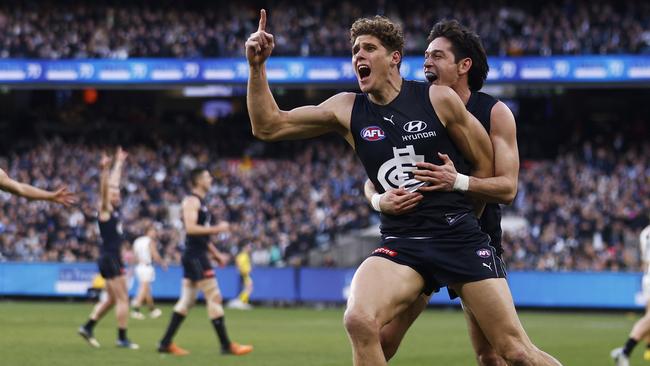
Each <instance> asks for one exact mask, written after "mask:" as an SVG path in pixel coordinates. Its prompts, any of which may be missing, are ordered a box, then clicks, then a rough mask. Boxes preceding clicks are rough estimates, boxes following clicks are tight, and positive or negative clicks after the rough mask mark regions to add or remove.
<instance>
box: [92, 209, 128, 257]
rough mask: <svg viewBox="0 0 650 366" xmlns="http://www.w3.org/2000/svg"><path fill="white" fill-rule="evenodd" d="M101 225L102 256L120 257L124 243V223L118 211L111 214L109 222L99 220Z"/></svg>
mask: <svg viewBox="0 0 650 366" xmlns="http://www.w3.org/2000/svg"><path fill="white" fill-rule="evenodd" d="M97 222H98V224H99V235H100V236H101V237H102V246H101V248H100V252H101V254H108V255H117V256H120V248H121V246H122V242H123V241H124V237H123V236H122V235H123V232H122V223H121V222H120V213H119V211H118V210H114V211H113V212H111V217H110V218H109V219H108V220H107V221H101V220H99V218H98V220H97Z"/></svg>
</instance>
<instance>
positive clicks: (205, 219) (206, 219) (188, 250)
mask: <svg viewBox="0 0 650 366" xmlns="http://www.w3.org/2000/svg"><path fill="white" fill-rule="evenodd" d="M192 196H194V197H196V198H198V199H199V201H200V202H201V207H200V208H199V217H198V218H197V221H196V223H197V224H198V225H201V226H210V225H211V224H212V215H211V214H210V211H209V210H208V206H206V204H205V202H204V201H203V199H202V198H201V197H199V196H197V195H195V194H192ZM209 240H210V235H189V234H186V235H185V254H186V255H189V256H203V255H205V254H206V253H207V250H208V241H209Z"/></svg>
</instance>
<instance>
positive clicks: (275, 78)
mask: <svg viewBox="0 0 650 366" xmlns="http://www.w3.org/2000/svg"><path fill="white" fill-rule="evenodd" d="M422 64H423V58H422V57H412V56H411V57H405V58H404V61H403V62H402V67H401V71H402V75H403V76H404V77H405V78H407V79H420V80H422V79H423V78H424V74H423V72H422ZM489 64H490V73H489V75H488V83H494V84H518V83H544V82H546V83H551V82H552V83H621V82H623V83H638V82H648V81H650V56H643V55H616V56H552V57H516V58H514V57H513V58H511V57H491V58H490V59H489ZM267 75H268V78H269V81H270V82H271V83H284V84H287V83H288V84H291V83H309V84H320V83H330V84H351V85H354V84H355V83H356V77H355V73H354V69H353V67H352V63H351V60H350V58H346V57H311V58H302V57H271V59H270V60H269V61H268V64H267ZM247 79H248V63H247V62H246V60H245V59H243V58H224V59H197V60H183V59H128V60H104V59H102V60H96V59H87V60H55V61H48V60H19V59H2V60H0V85H27V86H28V85H34V86H39V85H40V86H61V85H82V86H83V85H87V86H111V85H125V84H126V85H197V84H201V85H203V84H223V83H227V84H242V83H246V81H247Z"/></svg>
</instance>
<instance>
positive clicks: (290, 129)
mask: <svg viewBox="0 0 650 366" xmlns="http://www.w3.org/2000/svg"><path fill="white" fill-rule="evenodd" d="M274 46H275V44H274V40H273V35H272V34H270V33H268V32H266V11H265V10H264V9H262V10H261V11H260V22H259V27H258V29H257V32H255V33H253V34H251V35H250V37H249V38H248V40H247V41H246V58H247V59H248V64H249V68H250V70H249V77H248V90H247V94H246V105H247V107H248V115H249V117H250V119H251V125H252V129H253V135H255V137H257V138H259V139H261V140H266V141H276V140H288V139H303V138H309V137H314V136H318V135H322V134H325V133H328V132H337V133H339V134H341V135H343V136H346V134H347V128H346V127H344V122H343V123H342V122H341V121H345V120H346V119H345V116H346V113H347V116H348V119H349V115H350V113H351V111H352V105H353V103H354V94H352V93H340V94H337V95H335V96H333V97H332V98H330V99H328V100H326V101H325V102H323V103H321V104H320V105H317V106H304V107H299V108H295V109H292V110H290V111H283V110H281V109H280V108H279V107H278V105H277V103H276V102H275V99H274V98H273V94H272V93H271V89H270V87H269V82H268V79H267V76H266V60H267V59H268V58H269V57H270V56H271V52H272V51H273V47H274Z"/></svg>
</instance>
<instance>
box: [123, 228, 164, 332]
mask: <svg viewBox="0 0 650 366" xmlns="http://www.w3.org/2000/svg"><path fill="white" fill-rule="evenodd" d="M157 236H158V235H157V232H156V228H155V227H154V226H153V225H149V227H148V228H147V232H146V234H145V235H143V236H141V237H139V238H137V239H135V241H134V242H133V252H134V253H135V260H136V262H137V265H136V267H135V275H136V276H137V278H138V283H139V288H138V294H137V295H136V296H135V298H134V299H133V301H132V302H131V306H132V308H133V311H131V317H132V318H134V319H139V320H142V319H144V318H145V316H144V314H142V312H140V307H141V306H142V303H143V302H144V303H146V304H147V306H148V307H149V316H150V317H151V318H152V319H156V318H159V317H160V315H162V311H161V310H160V309H158V308H157V307H155V305H154V302H153V295H152V294H151V284H152V283H153V282H154V281H155V280H156V270H155V268H154V267H153V265H152V262H156V263H158V264H159V265H161V266H162V268H163V269H164V270H165V271H166V270H167V262H166V261H165V260H163V258H162V257H161V256H160V253H158V248H157V247H156V245H157V241H156V238H157Z"/></svg>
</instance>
